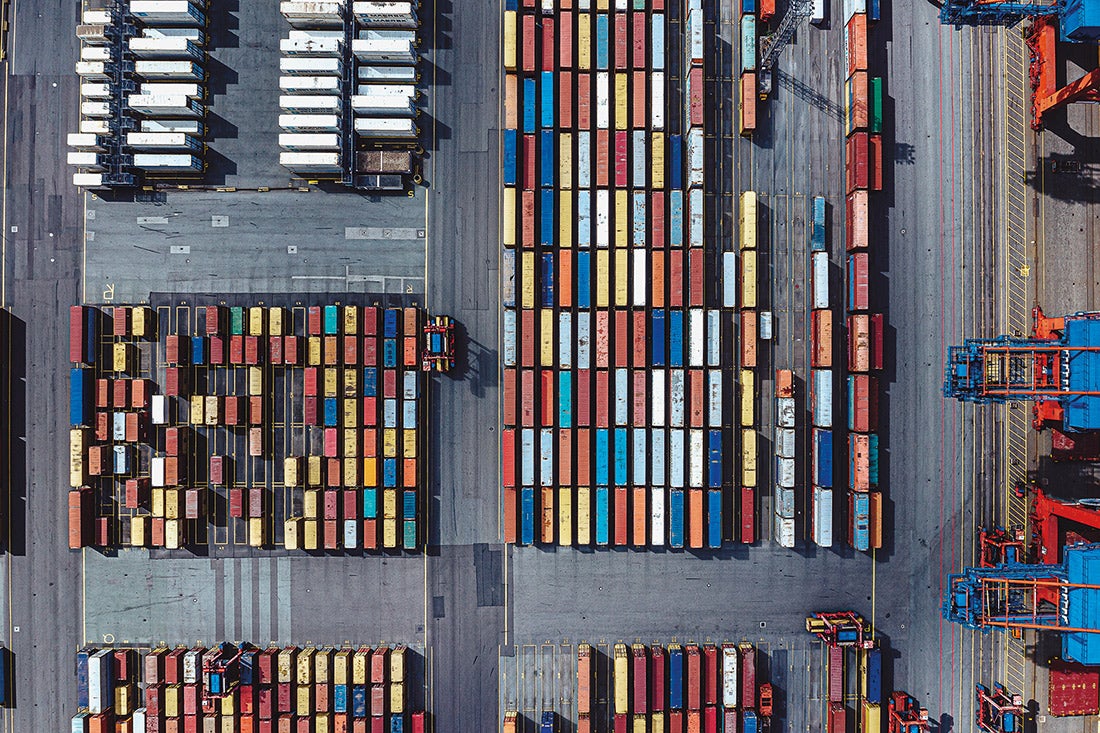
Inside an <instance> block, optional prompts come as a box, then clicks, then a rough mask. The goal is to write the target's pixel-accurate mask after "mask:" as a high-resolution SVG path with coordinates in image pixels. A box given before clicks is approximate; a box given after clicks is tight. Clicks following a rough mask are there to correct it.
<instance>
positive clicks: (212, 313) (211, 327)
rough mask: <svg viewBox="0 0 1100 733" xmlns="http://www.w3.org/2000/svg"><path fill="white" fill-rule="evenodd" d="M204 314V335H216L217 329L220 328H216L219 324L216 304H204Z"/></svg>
mask: <svg viewBox="0 0 1100 733" xmlns="http://www.w3.org/2000/svg"><path fill="white" fill-rule="evenodd" d="M204 315H205V317H206V318H205V320H206V335H207V336H214V335H216V334H217V333H218V331H219V330H220V329H219V328H218V326H219V325H220V324H219V323H218V320H219V319H218V315H219V313H218V306H216V305H208V306H206V310H205V313H204Z"/></svg>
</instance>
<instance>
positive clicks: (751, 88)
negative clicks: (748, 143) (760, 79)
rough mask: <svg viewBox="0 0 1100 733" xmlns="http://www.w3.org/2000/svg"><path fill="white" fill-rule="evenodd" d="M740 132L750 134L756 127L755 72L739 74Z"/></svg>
mask: <svg viewBox="0 0 1100 733" xmlns="http://www.w3.org/2000/svg"><path fill="white" fill-rule="evenodd" d="M740 111H741V134H742V135H751V134H752V132H753V130H755V129H756V74H755V73H754V72H751V71H746V72H745V73H743V74H741V110H740Z"/></svg>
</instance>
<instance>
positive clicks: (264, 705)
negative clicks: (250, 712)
mask: <svg viewBox="0 0 1100 733" xmlns="http://www.w3.org/2000/svg"><path fill="white" fill-rule="evenodd" d="M274 696H275V691H274V690H272V689H271V688H270V687H261V688H260V689H259V690H258V691H257V693H256V712H257V713H259V715H260V719H261V720H271V715H272V713H273V712H274V710H273V709H272V708H273V706H272V704H271V703H272V698H273V697H274Z"/></svg>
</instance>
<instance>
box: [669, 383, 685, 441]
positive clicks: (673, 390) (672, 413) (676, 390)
mask: <svg viewBox="0 0 1100 733" xmlns="http://www.w3.org/2000/svg"><path fill="white" fill-rule="evenodd" d="M668 375H669V376H668V392H669V405H668V407H669V411H668V424H669V426H670V427H674V428H682V427H684V370H683V369H669V371H668Z"/></svg>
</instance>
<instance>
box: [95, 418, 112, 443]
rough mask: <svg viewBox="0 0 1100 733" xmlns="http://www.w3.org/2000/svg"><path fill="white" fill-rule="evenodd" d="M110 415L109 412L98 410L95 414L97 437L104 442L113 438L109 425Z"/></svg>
mask: <svg viewBox="0 0 1100 733" xmlns="http://www.w3.org/2000/svg"><path fill="white" fill-rule="evenodd" d="M109 417H110V415H109V413H106V412H97V413H96V414H95V439H96V440H97V441H100V442H102V443H106V442H108V441H110V440H111V433H110V428H109V427H108V426H107V420H108V419H109Z"/></svg>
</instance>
